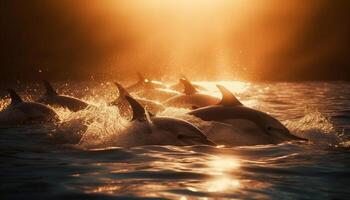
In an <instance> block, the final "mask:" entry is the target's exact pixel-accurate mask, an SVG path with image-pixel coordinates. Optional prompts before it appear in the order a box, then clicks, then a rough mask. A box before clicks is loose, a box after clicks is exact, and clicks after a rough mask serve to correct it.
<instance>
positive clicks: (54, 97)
mask: <svg viewBox="0 0 350 200" xmlns="http://www.w3.org/2000/svg"><path fill="white" fill-rule="evenodd" d="M43 83H44V86H45V88H46V94H45V95H44V96H43V97H41V98H40V99H38V100H37V102H39V103H43V104H47V105H50V106H59V107H64V108H68V109H69V110H71V111H73V112H77V111H79V110H83V109H85V108H86V107H87V106H89V104H88V103H86V102H84V101H82V100H80V99H77V98H75V97H71V96H66V95H59V94H58V93H57V92H56V90H55V89H54V88H53V87H52V85H51V84H50V83H49V82H48V81H46V80H44V81H43Z"/></svg>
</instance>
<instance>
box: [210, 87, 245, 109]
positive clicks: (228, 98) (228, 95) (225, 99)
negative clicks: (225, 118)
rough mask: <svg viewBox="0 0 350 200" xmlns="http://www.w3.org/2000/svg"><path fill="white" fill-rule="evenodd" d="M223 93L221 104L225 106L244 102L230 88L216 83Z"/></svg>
mask: <svg viewBox="0 0 350 200" xmlns="http://www.w3.org/2000/svg"><path fill="white" fill-rule="evenodd" d="M216 87H217V88H218V89H219V90H220V92H221V94H222V99H221V101H220V103H219V105H223V106H242V105H243V104H242V103H241V102H240V101H239V100H238V99H237V98H236V97H235V95H233V94H232V92H231V91H230V90H228V89H227V88H225V87H224V86H222V85H216Z"/></svg>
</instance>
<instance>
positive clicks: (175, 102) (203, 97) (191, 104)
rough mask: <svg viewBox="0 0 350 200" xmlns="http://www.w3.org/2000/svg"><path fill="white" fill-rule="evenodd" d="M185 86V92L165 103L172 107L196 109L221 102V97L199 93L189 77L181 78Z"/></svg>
mask: <svg viewBox="0 0 350 200" xmlns="http://www.w3.org/2000/svg"><path fill="white" fill-rule="evenodd" d="M180 82H181V83H182V84H183V86H184V93H183V94H180V95H176V96H174V97H171V98H169V99H168V100H166V101H164V102H163V104H164V105H166V106H172V107H181V108H188V109H196V108H201V107H205V106H210V105H216V104H217V103H219V102H220V99H219V98H216V97H213V96H210V95H207V94H202V93H199V92H198V90H197V89H196V87H195V86H194V85H193V84H192V83H191V82H190V81H188V80H187V79H184V78H182V79H180Z"/></svg>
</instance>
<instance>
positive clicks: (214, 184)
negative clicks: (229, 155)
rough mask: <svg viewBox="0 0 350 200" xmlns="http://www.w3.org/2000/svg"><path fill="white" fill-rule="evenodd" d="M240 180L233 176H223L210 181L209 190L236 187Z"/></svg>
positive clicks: (224, 189) (217, 190) (223, 189)
mask: <svg viewBox="0 0 350 200" xmlns="http://www.w3.org/2000/svg"><path fill="white" fill-rule="evenodd" d="M239 186H240V182H239V181H238V180H236V179H233V178H228V177H222V178H218V179H214V180H212V181H209V182H208V192H222V191H226V190H232V189H236V188H238V187H239Z"/></svg>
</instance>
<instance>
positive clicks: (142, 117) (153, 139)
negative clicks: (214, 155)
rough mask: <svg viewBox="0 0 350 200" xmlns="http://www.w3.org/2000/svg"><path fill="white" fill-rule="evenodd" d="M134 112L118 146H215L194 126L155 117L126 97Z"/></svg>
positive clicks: (181, 121)
mask: <svg viewBox="0 0 350 200" xmlns="http://www.w3.org/2000/svg"><path fill="white" fill-rule="evenodd" d="M125 98H126V100H127V101H128V102H129V103H130V105H131V108H132V110H133V116H132V120H131V122H130V124H129V126H128V127H127V128H126V130H125V131H124V132H121V133H119V134H118V139H117V141H116V145H117V146H122V147H132V146H144V145H176V146H186V145H200V144H206V145H215V144H214V143H213V142H211V141H210V140H209V139H208V138H207V137H206V136H205V135H204V134H203V133H202V132H201V131H200V130H199V129H198V128H196V127H195V126H194V125H192V124H190V123H188V122H186V121H184V120H180V119H175V118H169V117H155V116H153V115H151V114H149V113H148V112H147V111H146V110H145V109H144V108H143V107H142V105H141V104H140V103H139V102H137V101H136V100H135V99H133V98H132V97H130V96H126V97H125Z"/></svg>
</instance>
